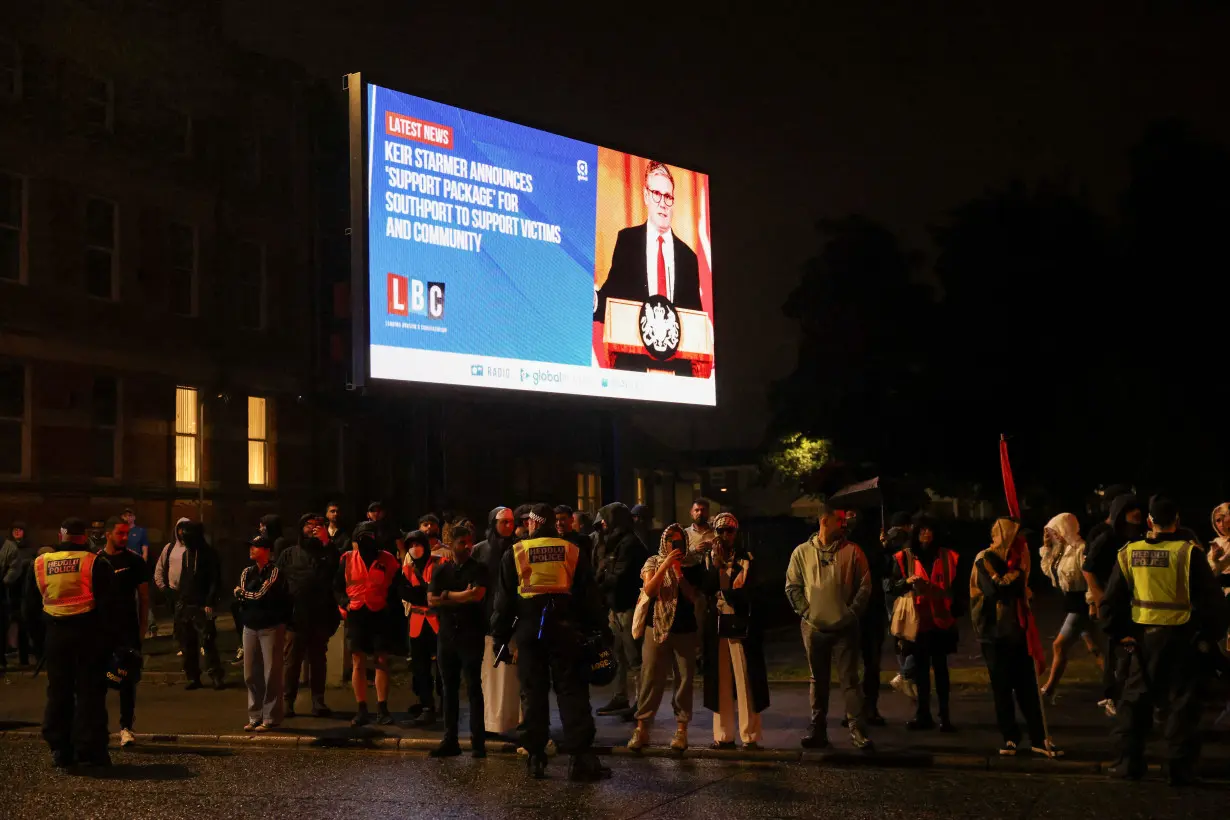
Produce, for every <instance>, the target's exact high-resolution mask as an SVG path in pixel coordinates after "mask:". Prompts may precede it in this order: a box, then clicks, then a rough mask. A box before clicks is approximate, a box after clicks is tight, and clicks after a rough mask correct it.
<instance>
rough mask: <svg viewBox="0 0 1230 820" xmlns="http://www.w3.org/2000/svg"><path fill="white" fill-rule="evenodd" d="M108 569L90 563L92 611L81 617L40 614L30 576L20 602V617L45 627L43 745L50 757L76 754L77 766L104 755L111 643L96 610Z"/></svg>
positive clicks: (38, 597)
mask: <svg viewBox="0 0 1230 820" xmlns="http://www.w3.org/2000/svg"><path fill="white" fill-rule="evenodd" d="M60 549H61V550H63V551H66V552H67V551H80V552H81V554H83V555H84V554H85V553H86V552H87V550H86V548H85V545H81V546H80V547H74V546H73V545H70V544H63V545H61V547H60ZM110 582H111V569H110V565H108V564H107V563H106V562H105V561H97V560H96V561H95V562H94V569H93V579H92V584H91V585H92V587H93V592H94V601H95V608H94V609H93V610H91V611H90V612H86V613H83V614H81V615H68V616H59V617H56V616H52V615H48V614H47V613H45V612H42V606H43V596H42V592H41V591H40V590H39V588H38V584H37V582H36V581H35V576H34V573H33V572H31V573H30V577H29V581H28V583H27V587H26V592H25V596H24V599H23V606H24V611H23V615H24V616H25V618H26V619H27V621H30V622H33V621H35V620H36V619H38V618H40V617H41V618H42V621H43V623H44V624H45V625H46V635H45V638H44V640H45V644H44V652H45V655H44V660H45V661H46V665H45V668H46V670H47V709H46V712H45V713H44V715H43V739H44V740H46V741H47V745H48V746H50V747H51V751H52V752H68V753H72V752H74V751H75V752H76V754H77V757H78V758H79V759H82V760H87V761H88V760H93V759H97V758H100V757H103V756H105V755H106V753H107V684H106V677H105V675H106V671H107V661H108V652H109V650H110V648H111V641H110V640H109V636H108V633H107V631H106V630H105V628H104V623H103V620H102V617H101V613H100V611H99V609H98V605H99V604H101V602H102V601H104V600H105V599H106V597H107V593H108V589H109V585H110Z"/></svg>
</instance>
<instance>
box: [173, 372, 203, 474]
mask: <svg viewBox="0 0 1230 820" xmlns="http://www.w3.org/2000/svg"><path fill="white" fill-rule="evenodd" d="M199 401H200V398H199V396H198V394H197V391H196V389H195V388H192V387H177V388H175V480H176V481H177V482H178V483H180V484H196V483H197V481H199V480H200V475H201V473H200V465H199V464H198V463H197V449H198V448H197V436H199V435H200V430H199V429H198V428H197V422H198V420H199V418H200V416H199V410H198V407H199V404H198V402H199Z"/></svg>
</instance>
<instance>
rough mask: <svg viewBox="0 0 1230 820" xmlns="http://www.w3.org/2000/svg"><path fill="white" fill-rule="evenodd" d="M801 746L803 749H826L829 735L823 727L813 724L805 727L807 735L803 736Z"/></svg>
mask: <svg viewBox="0 0 1230 820" xmlns="http://www.w3.org/2000/svg"><path fill="white" fill-rule="evenodd" d="M801 745H802V746H803V748H804V749H827V748H828V747H829V733H828V731H827V730H826V729H825V728H824V727H823V726H820V725H818V724H815V723H813V724H812V725H811V726H809V727H807V734H805V735H804V736H803V740H802V741H801Z"/></svg>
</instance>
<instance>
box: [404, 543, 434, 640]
mask: <svg viewBox="0 0 1230 820" xmlns="http://www.w3.org/2000/svg"><path fill="white" fill-rule="evenodd" d="M412 560H413V559H411V558H410V556H409V555H407V556H406V565H405V566H404V567H402V570H401V571H402V574H403V575H405V576H406V580H407V581H409V582H410V586H412V587H425V586H431V577H432V576H433V575H435V574H436V567H438V566H440V565H441V564H443V563H444V559H443V558H438V557H436V556H434V555H429V556H428V557H427V563H426V564H424V565H423V577H422V578H419V574H418V573H417V572H415V571H414V564H412V563H411V561H412ZM423 621H426V622H427V623H429V624H431V628H432V629H434V630H435V631H436V634H437V635H439V634H440V618H439V616H438V615H436V611H435V610H434V609H431V608H429V607H425V606H416V605H415V604H410V637H411V638H417V637H418V636H419V635H421V634H423Z"/></svg>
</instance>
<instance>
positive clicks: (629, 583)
mask: <svg viewBox="0 0 1230 820" xmlns="http://www.w3.org/2000/svg"><path fill="white" fill-rule="evenodd" d="M595 531H596V532H597V533H598V534H599V538H601V539H602V548H601V549H600V550H599V552H600V554H601V555H602V562H601V563H600V564H599V565H598V566H597V567H596V568H595V571H594V577H595V579H596V581H597V583H598V588H599V589H601V590H602V594H603V598H604V600H605V602H606V608H607V612H608V613H609V615H608V623H609V625H610V627H611V633H612V634H613V635H614V636H615V647H614V649H615V663H616V672H615V691H614V693H613V694H612V696H611V702H610V703H608V704H607V705H606V706H603V707H602V708H601V709H599V710H598V714H599V715H617V714H618V715H622V714H628V715H631V714H635V709H634V706H635V704H634V703H633V702H631V701H629V693H631V696H632V698H633V699H635V698H636V696H637V693H638V691H639V688H640V676H641V642H640V641H639V640H637V639H636V638H634V637H633V636H632V621H633V614H634V612H635V610H636V602H637V599H638V598H639V597H640V594H641V569H642V568H644V566H645V562H646V561H647V560H648V559H649V551H648V550H646V549H645V545H644V544H643V543H641V539H640V537H639V536H637V534H636V529H635V524H634V522H633V521H632V513H631V512H630V511H629V510H628V508H627V507H626V506H624V505H623V504H620V503H618V502H616V503H614V504H608V505H606V506H605V507H603V508H602V509H600V510H599V511H598V518H597V520H596V521H595ZM582 548H584V547H583V546H582Z"/></svg>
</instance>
